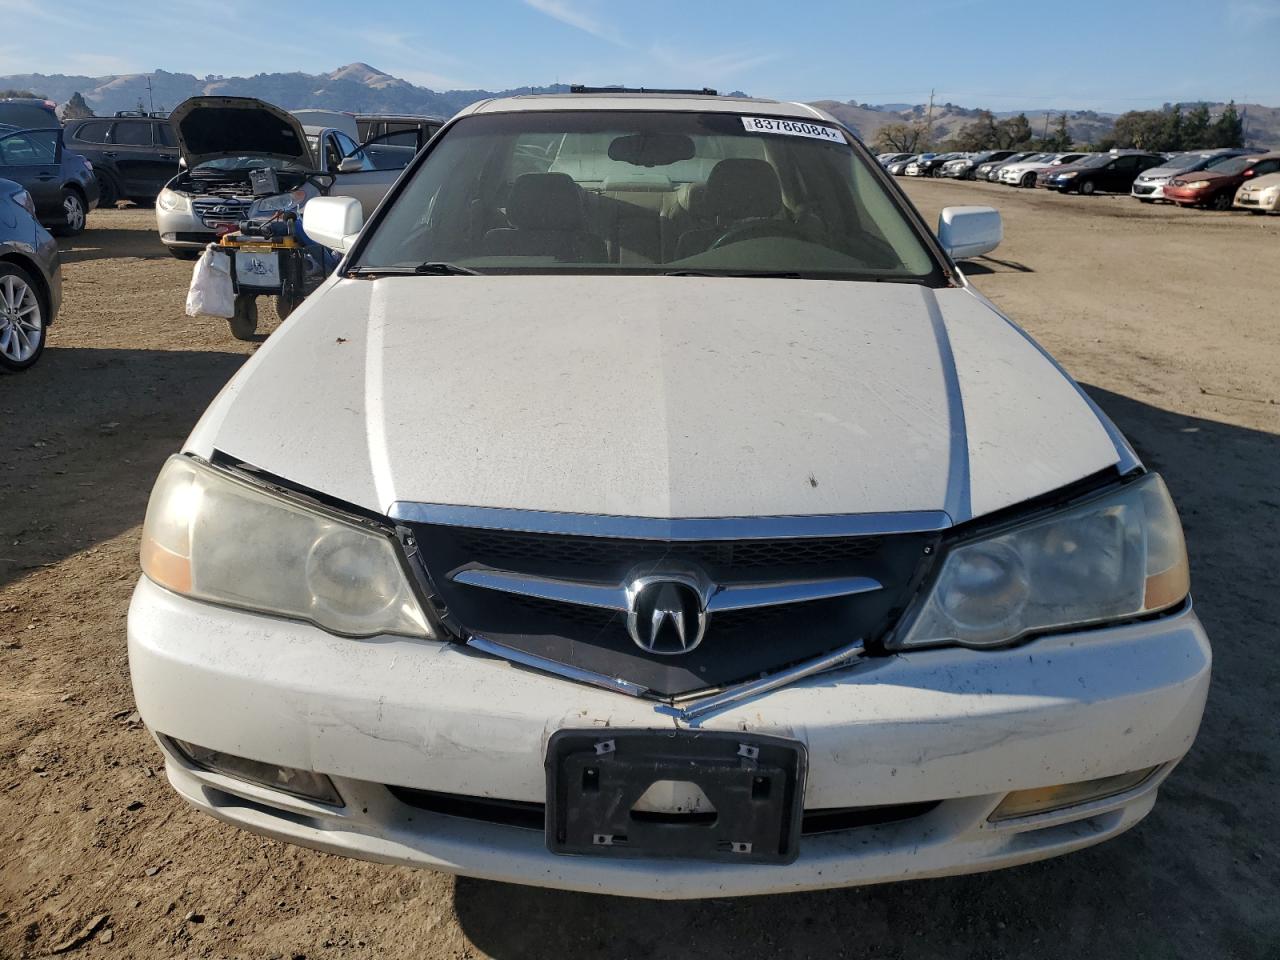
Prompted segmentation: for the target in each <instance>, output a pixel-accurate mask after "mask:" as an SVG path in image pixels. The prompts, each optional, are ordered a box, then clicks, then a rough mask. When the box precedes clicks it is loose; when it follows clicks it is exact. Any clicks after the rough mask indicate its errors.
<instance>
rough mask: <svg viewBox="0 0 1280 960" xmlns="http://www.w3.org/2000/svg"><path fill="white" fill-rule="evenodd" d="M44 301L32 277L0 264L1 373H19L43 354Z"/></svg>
mask: <svg viewBox="0 0 1280 960" xmlns="http://www.w3.org/2000/svg"><path fill="white" fill-rule="evenodd" d="M45 330H46V319H45V304H44V297H42V296H41V295H40V287H39V286H37V284H36V282H35V280H33V279H32V278H31V274H29V273H27V271H25V270H23V269H22V268H21V267H19V266H18V265H17V264H13V263H3V262H0V373H21V372H22V371H23V370H26V369H27V368H28V367H30V366H31V365H32V364H34V363H35V362H36V361H37V360H39V359H40V354H42V353H44V341H45Z"/></svg>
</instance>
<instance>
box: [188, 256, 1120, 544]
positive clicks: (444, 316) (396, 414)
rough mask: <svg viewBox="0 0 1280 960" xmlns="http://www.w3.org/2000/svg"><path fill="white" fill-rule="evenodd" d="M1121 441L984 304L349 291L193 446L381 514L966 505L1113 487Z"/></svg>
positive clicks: (378, 288) (313, 304) (666, 290)
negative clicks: (1102, 476) (1109, 472)
mask: <svg viewBox="0 0 1280 960" xmlns="http://www.w3.org/2000/svg"><path fill="white" fill-rule="evenodd" d="M1113 429H1114V428H1111V427H1109V424H1108V423H1107V422H1105V421H1104V419H1103V418H1102V417H1101V415H1100V414H1099V413H1098V412H1097V410H1096V408H1095V407H1094V406H1093V405H1092V403H1091V401H1089V400H1088V399H1087V398H1086V397H1085V396H1084V394H1083V393H1082V392H1081V391H1080V390H1079V388H1078V387H1077V386H1076V385H1075V384H1074V382H1072V381H1071V380H1070V379H1069V378H1067V376H1066V375H1065V374H1063V373H1062V372H1061V371H1060V369H1059V368H1058V367H1057V366H1056V365H1055V364H1054V363H1053V362H1052V361H1051V360H1049V359H1048V358H1047V357H1046V355H1045V354H1044V353H1043V352H1042V351H1041V350H1040V349H1039V348H1038V347H1037V346H1036V345H1035V344H1034V342H1032V341H1031V340H1030V339H1029V338H1028V337H1027V336H1026V335H1025V334H1024V333H1023V332H1022V331H1021V330H1019V329H1018V328H1017V327H1015V326H1013V325H1012V324H1011V323H1009V321H1007V320H1006V319H1004V318H1003V317H1002V316H1000V315H999V314H998V313H996V312H995V310H994V309H993V308H992V307H991V306H990V305H989V304H987V303H986V302H985V301H984V300H982V298H981V297H979V296H978V295H976V294H975V293H972V292H971V291H970V290H968V289H965V288H949V289H944V290H932V289H929V288H926V287H922V286H918V285H914V284H891V283H879V284H877V283H858V282H847V281H815V280H782V279H777V280H774V279H735V278H698V277H678V278H677V277H664V278H654V277H610V278H604V277H581V276H576V277H570V278H563V277H561V278H557V277H546V276H539V277H519V276H507V277H388V278H383V279H379V280H362V279H347V280H343V279H334V280H332V281H330V283H329V284H328V285H327V286H326V287H325V288H324V289H323V290H321V291H319V292H317V293H316V294H313V295H312V296H311V297H310V298H309V299H308V300H307V301H306V302H305V303H304V304H303V305H302V306H301V307H300V308H299V309H298V310H297V311H296V312H295V313H294V315H293V316H292V317H290V319H289V320H288V321H287V322H286V323H285V324H284V325H283V326H281V327H280V329H279V330H277V332H276V333H274V334H273V335H272V336H271V338H270V339H268V340H267V342H266V343H265V345H264V346H263V347H262V348H261V349H260V350H259V351H258V353H257V354H256V355H255V356H254V357H253V358H252V359H251V360H250V361H248V363H246V364H245V366H244V367H243V368H242V369H241V371H240V372H239V373H238V374H237V375H236V377H235V378H233V380H232V381H231V382H230V383H229V384H228V386H227V387H226V388H225V389H224V390H223V392H222V394H220V395H219V397H218V399H217V400H216V401H215V402H214V404H213V405H212V406H211V407H210V408H209V410H208V411H207V412H206V414H205V416H204V417H203V418H202V420H201V422H200V424H199V425H198V426H197V428H196V430H195V432H194V433H193V434H192V436H191V437H190V439H189V440H188V446H187V449H188V450H189V451H190V452H193V453H195V454H198V455H200V456H204V457H210V456H212V455H213V454H214V451H215V450H216V451H220V452H221V453H222V454H224V455H227V456H230V457H233V458H235V459H237V460H239V461H240V462H244V463H248V464H252V465H254V466H256V467H258V468H260V469H262V470H265V471H268V472H269V473H272V474H275V475H276V476H279V477H281V478H284V479H285V480H288V481H290V482H292V483H294V484H298V485H301V486H303V487H307V488H311V489H314V490H318V491H321V492H323V493H325V494H327V495H329V496H332V497H337V498H339V499H341V500H345V501H347V502H349V503H353V504H356V505H358V506H361V507H364V508H366V509H369V510H374V511H377V512H379V513H389V512H391V508H392V505H393V504H395V503H397V502H419V503H433V504H449V505H459V506H476V507H491V508H493V507H496V508H514V509H522V510H536V511H554V512H567V513H578V514H606V515H616V516H640V517H658V518H684V517H726V516H729V517H742V516H784V515H790V516H796V515H831V514H846V515H847V514H885V513H899V512H915V511H945V512H946V513H947V515H948V516H949V517H950V518H951V520H952V521H954V522H960V521H963V520H967V519H969V518H970V517H972V516H977V515H981V514H985V513H990V512H991V511H993V510H998V509H1001V508H1002V507H1006V506H1010V505H1012V504H1016V503H1019V502H1022V501H1025V500H1027V499H1030V498H1032V497H1036V496H1038V495H1041V494H1044V493H1047V492H1049V491H1052V490H1055V489H1057V488H1060V487H1062V486H1064V485H1066V484H1069V483H1071V482H1072V481H1075V480H1079V479H1081V478H1082V477H1086V476H1089V475H1091V474H1094V473H1096V472H1098V471H1100V470H1104V469H1106V468H1107V467H1109V466H1110V465H1112V464H1114V463H1116V462H1117V460H1118V458H1119V456H1120V451H1119V450H1118V449H1117V445H1116V442H1115V441H1114V440H1113V436H1112V433H1111V432H1110V431H1111V430H1113Z"/></svg>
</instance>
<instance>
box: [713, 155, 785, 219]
mask: <svg viewBox="0 0 1280 960" xmlns="http://www.w3.org/2000/svg"><path fill="white" fill-rule="evenodd" d="M707 205H708V206H709V207H710V208H711V210H712V212H713V213H714V214H715V215H716V216H717V217H720V218H721V219H724V220H745V219H748V218H750V217H772V216H773V215H775V214H776V213H777V212H778V210H779V208H780V207H781V206H782V187H781V186H780V185H779V184H778V174H777V173H775V172H774V169H773V167H772V166H770V165H769V164H768V163H767V162H766V161H764V160H748V159H732V160H721V161H720V162H719V163H717V164H716V165H715V166H714V167H712V168H711V176H709V177H708V178H707Z"/></svg>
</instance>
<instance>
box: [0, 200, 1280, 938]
mask: <svg viewBox="0 0 1280 960" xmlns="http://www.w3.org/2000/svg"><path fill="white" fill-rule="evenodd" d="M907 189H908V191H909V192H910V194H911V195H912V197H913V199H914V200H915V201H916V203H917V204H918V205H919V206H920V208H921V209H922V211H924V213H925V214H926V216H927V217H928V218H929V219H930V220H931V221H932V220H933V219H934V218H935V217H936V216H937V212H938V210H939V209H940V208H941V207H942V206H943V205H945V204H948V203H992V204H994V205H996V206H997V207H998V208H999V209H1000V210H1001V212H1002V213H1003V214H1004V216H1005V225H1006V238H1007V239H1006V242H1005V244H1004V246H1002V247H1001V249H1000V250H999V251H997V254H996V256H997V257H998V259H993V260H986V261H980V262H978V263H977V264H975V265H974V266H973V267H972V268H971V269H970V271H969V272H970V275H971V276H972V277H973V278H974V280H975V282H976V284H977V285H978V287H979V288H980V289H981V290H982V291H983V292H984V293H986V294H987V295H988V296H990V297H991V298H992V299H993V300H994V301H995V302H996V303H997V304H999V305H1000V307H1001V308H1003V309H1004V310H1005V311H1006V312H1008V313H1009V314H1011V315H1012V316H1013V317H1014V318H1015V319H1017V320H1018V321H1020V322H1021V323H1023V324H1024V325H1025V326H1027V327H1028V328H1029V330H1030V331H1031V333H1032V334H1033V335H1035V336H1036V337H1037V338H1039V339H1040V341H1041V342H1042V343H1044V344H1045V345H1046V346H1047V347H1048V348H1049V349H1050V350H1051V351H1052V352H1053V353H1054V354H1055V355H1056V356H1057V357H1058V358H1059V359H1060V360H1061V361H1062V362H1063V363H1064V364H1065V366H1066V367H1067V368H1068V369H1069V370H1070V371H1071V372H1072V373H1073V374H1074V375H1075V376H1076V377H1077V378H1078V379H1080V380H1081V381H1082V382H1083V383H1084V384H1085V385H1086V386H1087V387H1088V389H1089V390H1090V392H1091V393H1092V394H1093V396H1094V397H1095V398H1096V399H1097V400H1098V401H1099V403H1100V404H1101V405H1102V407H1103V408H1104V409H1106V410H1107V411H1108V412H1109V413H1110V414H1111V416H1112V417H1113V418H1114V419H1115V420H1116V421H1117V423H1118V424H1119V425H1120V427H1121V429H1123V430H1124V431H1125V432H1126V433H1127V434H1128V436H1129V437H1130V438H1131V439H1132V440H1133V441H1134V442H1135V444H1136V445H1137V446H1138V448H1139V450H1140V452H1141V453H1142V455H1143V456H1144V457H1145V459H1146V460H1147V462H1148V463H1149V464H1150V465H1151V466H1153V467H1155V468H1157V469H1159V470H1161V471H1162V472H1163V473H1164V474H1165V476H1166V478H1167V479H1168V483H1169V486H1170V487H1171V489H1172V491H1173V494H1174V496H1175V498H1176V499H1177V502H1178V504H1179V507H1180V508H1181V511H1182V516H1183V520H1184V522H1185V525H1186V530H1187V538H1188V541H1189V544H1190V549H1191V559H1192V565H1193V584H1194V590H1195V596H1196V604H1197V607H1198V609H1199V612H1200V615H1201V617H1202V618H1203V620H1204V622H1205V625H1206V627H1207V628H1208V630H1209V633H1210V636H1211V637H1212V639H1213V642H1214V648H1215V656H1216V662H1215V666H1214V682H1213V690H1212V693H1211V694H1210V697H1209V705H1208V712H1207V714H1206V717H1205V722H1204V727H1203V729H1202V731H1201V733H1200V738H1199V740H1198V742H1197V743H1196V745H1195V748H1194V749H1193V751H1192V752H1191V754H1190V756H1189V757H1188V758H1187V760H1186V762H1185V763H1183V765H1182V766H1181V768H1180V769H1179V770H1178V771H1176V772H1175V773H1174V775H1173V777H1172V778H1171V779H1170V781H1169V782H1168V784H1167V786H1166V787H1165V789H1164V790H1163V791H1162V798H1161V801H1160V802H1159V803H1158V804H1157V806H1156V809H1155V812H1154V813H1153V814H1152V815H1151V816H1150V817H1149V818H1148V819H1147V820H1146V821H1145V822H1144V823H1142V824H1141V825H1140V826H1138V827H1137V828H1136V829H1134V830H1133V831H1131V832H1130V833H1128V834H1126V835H1125V836H1123V837H1121V838H1119V839H1117V840H1115V841H1113V842H1111V843H1107V844H1104V845H1102V846H1100V847H1095V848H1093V849H1091V850H1088V851H1085V852H1082V853H1078V854H1074V855H1072V856H1070V857H1067V858H1064V859H1061V860H1057V861H1049V862H1047V863H1043V864H1038V865H1034V866H1028V867H1022V868H1018V869H1013V870H1007V871H1004V872H1000V873H994V874H987V875H984V876H975V877H965V878H957V879H946V880H930V881H919V882H913V883H902V884H896V885H891V886H882V887H876V888H863V889H852V890H844V891H835V892H827V893H817V894H803V895H791V896H786V897H775V898H757V899H746V900H738V901H730V900H712V901H704V902H695V903H651V902H641V901H629V900H622V899H614V898H607V897H596V896H586V895H579V894H566V893H559V892H554V891H543V890H536V889H526V888H520V887H511V886H506V885H502V884H495V883H489V882H481V881H475V880H465V879H463V880H457V881H455V880H453V879H452V878H449V877H446V876H442V875H440V874H435V873H428V872H415V871H412V870H407V869H399V868H389V867H384V866H377V865H373V864H365V863H357V862H354V861H350V860H344V859H339V858H336V857H331V856H327V855H325V854H320V853H313V852H311V851H307V850H301V849H297V848H294V847H291V846H286V845H283V844H280V843H276V842H274V841H268V840H263V839H260V838H257V837H254V836H251V835H249V834H247V833H242V832H239V831H237V830H235V829H233V828H231V827H228V826H224V825H222V824H220V823H217V822H215V821H214V820H212V819H209V818H207V817H205V816H204V815H202V814H199V813H196V812H193V811H192V810H190V809H188V808H187V807H186V806H184V805H183V804H181V803H180V802H179V801H178V800H177V799H176V797H175V795H174V794H173V793H172V792H171V791H170V790H169V789H168V787H167V785H166V782H165V780H164V775H163V772H162V770H161V769H160V767H159V754H158V752H157V750H156V748H155V746H154V745H153V743H152V742H151V740H150V739H149V737H148V735H147V733H146V731H145V730H144V729H143V728H142V727H141V725H140V724H139V723H138V721H137V717H136V714H134V713H133V702H132V698H131V695H130V689H129V678H128V666H127V662H126V655H125V636H124V624H125V611H126V608H127V605H128V601H129V593H130V590H131V588H132V585H133V582H134V579H135V578H136V576H137V560H136V556H137V540H138V532H139V525H140V523H141V521H142V515H143V509H144V506H145V503H146V497H147V493H148V490H149V488H150V485H151V482H152V480H153V478H154V477H155V474H156V472H157V469H158V468H159V466H160V463H161V461H162V460H163V459H164V457H165V456H166V455H167V454H168V453H170V452H171V451H173V450H175V449H177V448H178V446H179V445H180V443H181V442H182V439H183V437H184V436H185V435H186V433H187V431H188V430H189V429H190V427H191V426H192V424H193V423H194V422H195V420H196V418H197V416H198V415H199V413H200V412H201V411H202V410H203V409H204V407H205V405H206V404H207V403H208V402H209V400H210V399H211V398H212V397H213V395H214V394H215V392H216V391H217V390H218V388H219V387H220V386H221V384H222V383H223V382H224V381H225V380H226V379H227V378H228V376H230V375H231V374H232V373H233V372H234V371H235V370H236V368H237V367H238V366H239V365H240V363H241V362H242V360H243V359H244V358H245V357H246V356H247V355H248V354H250V353H251V352H252V351H253V350H254V349H255V346H254V345H253V344H243V343H238V342H236V341H234V340H232V339H231V338H230V336H229V334H228V332H227V330H226V328H225V326H224V325H221V324H220V323H215V322H211V321H203V320H198V321H197V320H189V319H186V318H184V317H183V316H182V305H183V298H184V294H185V291H186V286H187V281H188V277H189V275H190V265H189V264H185V263H179V262H178V261H175V260H172V259H170V258H169V257H168V256H166V254H165V252H164V250H163V248H161V246H160V245H159V243H158V242H157V240H156V236H155V232H154V227H153V225H152V220H153V217H152V214H151V212H150V211H147V210H122V211H115V210H113V211H102V212H98V213H95V214H94V215H93V216H92V217H91V218H90V221H89V224H90V228H89V230H88V232H86V233H85V234H84V235H83V236H82V237H79V238H77V239H75V240H73V241H69V242H64V243H63V249H64V263H65V272H66V302H65V306H64V309H63V313H62V316H61V317H60V318H59V320H58V322H57V324H56V325H55V326H54V327H53V329H52V333H51V338H50V343H49V347H48V350H47V351H46V353H45V355H44V358H43V359H42V361H41V362H40V364H39V365H38V366H37V367H35V368H34V369H33V370H31V371H30V372H28V373H26V374H24V375H22V376H18V377H8V378H5V379H0V451H2V453H0V458H2V459H0V958H20V957H35V956H41V955H45V954H48V953H50V952H51V951H54V950H62V951H63V952H65V953H67V954H68V955H71V956H76V957H85V958H89V957H179V956H182V957H186V956H199V957H242V958H267V957H285V958H296V957H307V958H329V957H353V958H354V957H476V956H493V957H500V958H508V957H542V956H546V957H571V956H572V957H597V956H600V957H603V956H610V957H632V958H645V957H651V956H661V957H664V958H678V957H698V958H700V960H715V958H729V957H744V956H768V957H773V956H779V957H814V958H828V957H848V958H855V957H856V958H867V957H875V958H988V957H1037V958H1072V960H1075V958H1079V957H1093V958H1110V957H1115V958H1126V960H1130V958H1166V957H1195V958H1202V957H1203V958H1242V960H1243V958H1260V960H1261V958H1271V960H1275V958H1280V894H1278V893H1277V891H1280V843H1277V837H1278V835H1280V827H1278V826H1277V824H1278V823H1280V804H1278V802H1277V797H1278V796H1280V793H1278V788H1280V737H1277V735H1276V731H1277V726H1276V724H1277V721H1276V717H1277V708H1280V682H1278V680H1280V668H1278V666H1277V665H1278V663H1280V657H1277V656H1276V650H1277V648H1276V641H1277V629H1278V628H1280V598H1278V597H1277V593H1278V592H1280V591H1278V590H1277V584H1278V583H1280V579H1278V577H1277V574H1276V568H1275V565H1274V560H1273V559H1272V560H1269V559H1268V557H1269V556H1270V555H1269V554H1268V553H1267V551H1268V550H1269V549H1272V548H1273V547H1274V546H1275V545H1276V544H1277V543H1280V217H1272V218H1261V217H1250V216H1247V215H1244V214H1239V215H1235V214H1212V213H1202V212H1196V211H1185V210H1180V209H1175V208H1171V207H1145V206H1141V205H1139V204H1138V203H1136V202H1134V201H1132V200H1129V199H1127V198H1119V197H1095V198H1082V197H1059V196H1047V195H1045V193H1044V192H1037V193H1033V192H1029V191H1019V190H1013V189H1008V188H1001V187H997V186H994V185H986V184H981V185H979V184H964V183H950V182H934V181H927V182H911V183H908V184H907ZM264 319H266V318H264ZM273 323H274V319H271V320H270V322H269V323H266V324H264V325H265V326H267V328H268V329H269V328H270V326H271V324H273Z"/></svg>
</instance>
